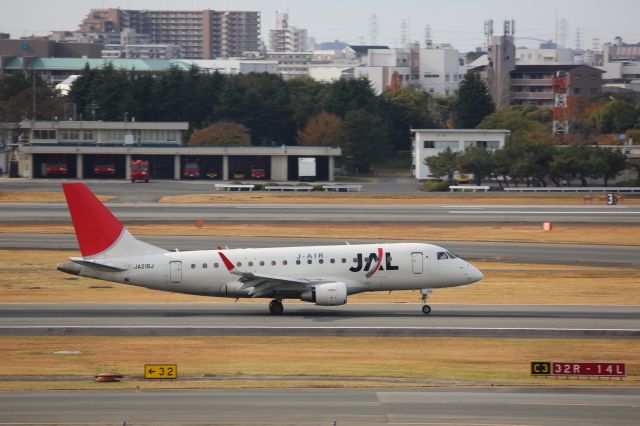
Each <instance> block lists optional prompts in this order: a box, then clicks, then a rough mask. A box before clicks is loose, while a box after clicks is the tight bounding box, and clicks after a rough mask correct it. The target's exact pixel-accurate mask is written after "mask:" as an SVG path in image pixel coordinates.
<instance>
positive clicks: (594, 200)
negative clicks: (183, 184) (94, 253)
mask: <svg viewBox="0 0 640 426" xmlns="http://www.w3.org/2000/svg"><path fill="white" fill-rule="evenodd" d="M160 202H161V203H184V204H192V203H198V204H201V203H207V204H208V203H210V204H216V203H246V204H260V203H269V204H272V203H276V204H277V203H307V204H309V203H311V204H325V203H338V204H444V205H537V206H539V205H584V204H585V203H587V204H593V205H598V204H602V205H604V204H606V201H605V199H604V198H602V199H601V198H600V196H599V195H596V196H591V198H590V199H588V200H587V199H585V195H584V194H510V193H495V192H488V193H480V192H473V193H472V192H466V193H449V192H444V193H420V194H367V193H353V192H351V193H328V192H312V193H308V194H303V193H274V192H223V193H208V194H191V195H168V196H164V197H162V198H160ZM622 203H625V204H640V197H639V196H637V195H624V197H623V200H622Z"/></svg>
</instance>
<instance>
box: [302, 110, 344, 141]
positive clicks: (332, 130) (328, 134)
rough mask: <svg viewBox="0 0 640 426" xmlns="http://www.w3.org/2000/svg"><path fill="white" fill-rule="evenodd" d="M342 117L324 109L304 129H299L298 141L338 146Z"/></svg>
mask: <svg viewBox="0 0 640 426" xmlns="http://www.w3.org/2000/svg"><path fill="white" fill-rule="evenodd" d="M341 128H342V119H341V118H340V117H338V116H337V115H335V114H330V113H328V112H325V111H322V112H321V113H320V114H318V115H316V116H315V117H312V118H311V119H310V120H309V121H308V122H307V125H306V126H305V127H304V129H301V130H298V141H300V144H301V145H307V146H338V142H339V140H340V130H341Z"/></svg>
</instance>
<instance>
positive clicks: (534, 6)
mask: <svg viewBox="0 0 640 426" xmlns="http://www.w3.org/2000/svg"><path fill="white" fill-rule="evenodd" d="M112 7H113V8H115V7H120V8H122V9H153V10H161V9H171V10H202V9H214V10H257V11H260V12H261V20H262V39H263V40H264V41H267V39H268V31H269V29H272V28H273V27H274V26H275V12H276V11H284V12H288V13H289V25H292V26H297V27H300V28H307V30H308V35H309V36H310V37H314V38H315V39H316V41H318V42H323V41H333V40H341V41H345V42H349V43H352V44H362V43H364V44H370V43H371V41H372V40H371V31H370V28H371V25H370V22H371V17H372V15H374V14H375V15H376V16H377V17H378V36H377V42H378V44H384V45H388V46H390V47H399V46H400V42H401V40H402V34H403V31H402V27H403V24H402V23H403V21H404V22H405V23H406V33H407V34H408V35H407V39H409V40H410V41H419V42H420V43H421V44H422V43H424V40H425V33H426V27H427V25H428V26H430V27H431V38H432V40H433V42H434V43H451V44H452V45H453V47H455V48H457V49H459V50H460V51H463V52H464V51H469V50H474V49H475V48H476V47H479V46H482V45H483V43H484V40H485V37H484V21H485V20H487V19H493V20H494V34H495V35H501V34H502V25H503V22H504V20H506V19H509V20H510V19H514V20H515V28H516V34H515V35H516V45H518V46H529V47H535V46H536V45H537V43H539V41H536V40H531V39H541V40H550V39H555V37H556V27H557V26H556V16H557V21H558V22H562V20H566V25H565V26H564V27H566V31H564V33H565V38H564V39H565V40H566V43H565V44H566V45H567V47H572V48H574V47H576V33H577V31H578V30H579V32H580V39H581V47H582V48H590V47H592V45H593V43H594V38H597V39H599V42H600V43H604V42H608V41H613V38H614V37H616V36H621V37H622V38H623V40H625V41H626V42H629V43H637V42H640V25H638V19H639V17H640V1H639V0H611V1H606V2H605V1H602V0H599V1H595V0H557V1H549V0H535V1H533V0H528V1H523V0H484V1H474V0H391V1H390V0H321V1H317V0H313V1H312V0H289V1H283V0H218V1H214V0H210V1H204V0H58V1H51V0H17V1H16V0H0V32H6V33H10V34H11V35H12V37H22V36H28V35H31V34H35V35H46V34H48V33H49V32H50V31H53V30H75V29H77V27H78V25H79V24H80V22H81V21H82V19H83V18H84V16H86V14H87V13H88V12H89V10H90V9H92V8H112ZM559 27H563V25H559ZM562 33H563V32H562V31H561V32H560V35H561V37H560V40H561V41H562ZM409 34H410V35H409Z"/></svg>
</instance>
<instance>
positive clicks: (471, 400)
mask: <svg viewBox="0 0 640 426" xmlns="http://www.w3.org/2000/svg"><path fill="white" fill-rule="evenodd" d="M639 417H640V390H639V389H638V388H611V387H609V388H604V387H598V388H595V387H589V388H575V387H554V388H536V387H518V388H513V387H506V388H499V387H453V388H420V389H402V390H400V389H397V388H388V389H384V388H383V389H239V390H236V389H218V390H161V391H153V390H138V391H134V390H131V391H110V392H99V391H76V392H74V391H48V392H2V393H0V424H2V425H4V424H57V425H70V424H84V425H123V424H125V422H126V424H130V425H134V424H135V425H137V426H142V425H195V424H199V425H202V424H208V425H239V424H242V425H280V426H281V425H301V424H304V425H311V426H316V425H317V426H321V425H322V426H327V425H331V424H336V425H337V426H344V425H375V424H384V425H390V426H399V425H415V426H419V425H441V426H444V425H449V426H462V425H468V426H470V425H476V426H478V425H565V426H566V425H575V426H578V425H579V426H583V425H604V424H606V425H635V424H637V421H638V418H639ZM333 422H335V423H333Z"/></svg>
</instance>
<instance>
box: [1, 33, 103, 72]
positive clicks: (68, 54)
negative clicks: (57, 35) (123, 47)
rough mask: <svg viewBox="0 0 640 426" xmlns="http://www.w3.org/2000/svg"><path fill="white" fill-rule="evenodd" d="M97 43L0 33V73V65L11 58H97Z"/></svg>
mask: <svg viewBox="0 0 640 426" xmlns="http://www.w3.org/2000/svg"><path fill="white" fill-rule="evenodd" d="M102 48H103V45H102V44H99V43H58V42H56V41H53V40H47V39H42V38H31V37H29V38H21V39H11V38H9V35H8V34H0V73H1V72H2V69H1V68H2V65H3V64H4V63H6V62H7V61H9V60H11V59H12V58H24V59H26V60H29V61H30V60H31V59H33V58H63V57H64V58H99V57H100V51H101V50H102Z"/></svg>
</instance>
